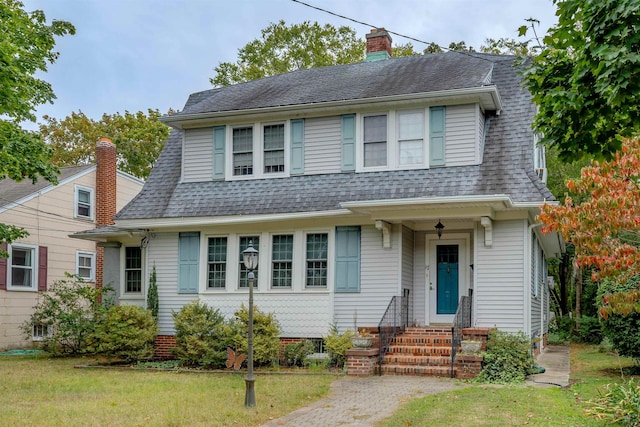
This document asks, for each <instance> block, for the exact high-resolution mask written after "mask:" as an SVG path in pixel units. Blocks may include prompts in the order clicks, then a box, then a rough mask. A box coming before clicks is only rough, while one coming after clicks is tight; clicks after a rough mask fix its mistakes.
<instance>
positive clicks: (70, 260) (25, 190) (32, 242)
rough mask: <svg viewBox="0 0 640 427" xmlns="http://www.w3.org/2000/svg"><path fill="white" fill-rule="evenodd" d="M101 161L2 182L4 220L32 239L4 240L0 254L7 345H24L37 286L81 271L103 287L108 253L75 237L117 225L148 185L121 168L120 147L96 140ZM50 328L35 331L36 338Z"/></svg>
mask: <svg viewBox="0 0 640 427" xmlns="http://www.w3.org/2000/svg"><path fill="white" fill-rule="evenodd" d="M96 157H97V164H92V165H84V166H72V167H64V168H61V169H60V175H59V176H58V185H52V184H51V183H49V182H47V181H45V180H43V179H40V180H38V182H37V183H35V184H33V183H32V182H31V181H30V180H24V181H20V182H15V181H12V180H9V179H4V180H2V181H0V223H5V224H11V225H15V226H18V227H22V228H24V229H26V230H27V231H28V232H29V236H28V237H25V238H24V239H20V240H18V241H15V242H13V243H12V244H11V245H8V246H7V245H6V244H3V247H4V248H5V249H6V250H7V251H8V252H9V258H8V259H0V349H7V348H15V347H24V346H25V345H29V344H30V341H29V340H25V339H24V337H23V336H22V333H21V331H20V328H19V327H20V325H21V324H22V323H24V322H25V321H26V320H28V319H29V317H30V316H31V314H32V312H33V306H34V305H35V304H36V303H37V302H38V291H40V290H46V289H48V288H49V287H50V286H51V285H52V284H53V283H54V282H56V281H58V280H61V279H65V273H71V274H77V275H78V276H80V277H82V278H83V279H84V280H85V281H87V282H90V283H96V284H97V285H98V286H101V277H102V272H101V269H102V251H101V250H100V249H98V248H97V246H96V243H94V242H91V241H83V240H78V239H72V238H70V237H69V234H73V233H76V232H79V231H82V230H86V229H87V228H89V227H96V226H100V225H107V224H112V223H113V216H114V215H115V213H116V211H117V210H119V209H121V208H122V207H123V206H124V205H125V204H127V203H128V202H129V201H130V200H131V199H133V197H134V196H135V195H136V194H138V192H139V191H140V190H141V189H142V185H143V182H142V181H141V180H140V179H138V178H135V177H133V176H131V175H129V174H126V173H124V172H120V171H117V172H116V151H115V145H113V144H112V143H111V142H110V141H108V140H102V141H100V142H99V143H98V145H97V152H96ZM44 333H46V331H45V330H43V329H42V328H36V330H35V331H34V337H33V338H34V339H36V340H37V339H38V338H39V337H41V336H42V334H44Z"/></svg>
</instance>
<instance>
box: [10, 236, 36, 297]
mask: <svg viewBox="0 0 640 427" xmlns="http://www.w3.org/2000/svg"><path fill="white" fill-rule="evenodd" d="M7 249H8V252H9V258H8V259H7V290H8V291H22V292H34V291H36V292H37V291H38V246H37V245H30V244H27V243H14V244H11V245H9V247H8V248H7ZM15 249H25V250H29V251H31V259H32V265H31V273H32V275H31V286H28V287H27V286H20V285H18V286H15V285H14V284H13V283H12V274H11V273H12V272H13V251H14V250H15Z"/></svg>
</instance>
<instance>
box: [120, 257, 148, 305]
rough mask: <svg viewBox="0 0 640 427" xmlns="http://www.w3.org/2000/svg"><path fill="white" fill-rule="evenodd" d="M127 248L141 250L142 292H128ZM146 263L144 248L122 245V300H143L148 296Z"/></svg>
mask: <svg viewBox="0 0 640 427" xmlns="http://www.w3.org/2000/svg"><path fill="white" fill-rule="evenodd" d="M127 248H138V249H139V250H140V273H141V277H140V292H127ZM145 261H146V250H145V249H143V248H140V247H139V246H137V245H135V244H134V245H126V244H124V245H122V249H121V251H120V262H121V264H120V265H121V268H120V277H121V279H120V283H121V286H120V299H140V298H143V297H144V296H145V295H146V292H145V289H146V288H145V284H146V283H145V282H146V275H145V271H146V268H145Z"/></svg>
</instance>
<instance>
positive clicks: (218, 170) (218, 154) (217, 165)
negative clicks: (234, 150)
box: [213, 126, 227, 179]
mask: <svg viewBox="0 0 640 427" xmlns="http://www.w3.org/2000/svg"><path fill="white" fill-rule="evenodd" d="M226 134H227V129H226V127H225V126H215V127H214V128H213V179H224V164H225V156H224V150H225V147H226Z"/></svg>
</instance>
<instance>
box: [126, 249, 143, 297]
mask: <svg viewBox="0 0 640 427" xmlns="http://www.w3.org/2000/svg"><path fill="white" fill-rule="evenodd" d="M124 251H125V255H124V283H125V289H124V291H125V293H131V294H139V293H141V292H142V249H140V247H139V246H128V247H126V248H125V250H124Z"/></svg>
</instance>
